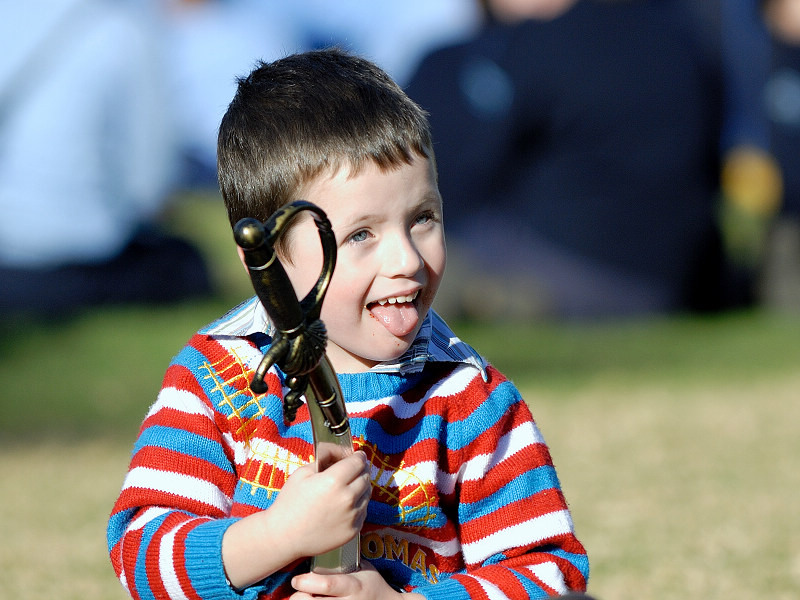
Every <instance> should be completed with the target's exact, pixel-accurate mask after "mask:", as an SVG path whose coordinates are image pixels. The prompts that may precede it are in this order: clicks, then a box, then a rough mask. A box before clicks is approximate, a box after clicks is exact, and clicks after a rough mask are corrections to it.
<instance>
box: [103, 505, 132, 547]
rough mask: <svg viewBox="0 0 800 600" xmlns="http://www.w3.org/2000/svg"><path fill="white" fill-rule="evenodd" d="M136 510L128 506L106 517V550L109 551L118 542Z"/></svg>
mask: <svg viewBox="0 0 800 600" xmlns="http://www.w3.org/2000/svg"><path fill="white" fill-rule="evenodd" d="M135 512H136V509H135V508H128V509H126V510H121V511H120V512H118V513H116V514H113V515H111V517H109V519H108V526H107V527H106V542H107V543H108V551H109V552H111V550H112V548H114V546H115V545H116V543H117V542H119V540H120V538H122V536H123V535H124V534H125V528H126V527H127V526H128V523H129V522H130V520H131V517H133V515H134V513H135Z"/></svg>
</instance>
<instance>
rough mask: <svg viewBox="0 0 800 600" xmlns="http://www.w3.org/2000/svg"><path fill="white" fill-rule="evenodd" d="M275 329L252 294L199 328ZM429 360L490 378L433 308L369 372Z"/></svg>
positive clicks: (412, 368)
mask: <svg viewBox="0 0 800 600" xmlns="http://www.w3.org/2000/svg"><path fill="white" fill-rule="evenodd" d="M274 331H275V330H274V327H273V326H272V323H270V320H269V316H268V315H267V311H266V310H264V307H263V306H262V304H261V302H259V301H258V298H257V297H256V296H253V297H252V298H250V299H249V300H246V301H245V302H243V303H241V304H240V305H239V306H237V307H236V308H234V309H232V310H230V311H229V312H228V313H227V314H226V315H224V316H223V317H221V318H220V319H218V320H217V321H215V322H214V323H212V324H211V325H209V326H208V327H206V328H204V329H202V330H200V333H203V334H206V335H213V336H234V337H245V336H248V335H251V334H254V333H266V334H267V335H270V336H272V335H273V334H274ZM428 362H450V363H464V364H467V365H471V366H472V367H474V368H476V369H478V370H479V371H480V373H481V376H482V377H483V379H484V380H486V379H487V377H488V375H487V373H486V366H487V363H486V361H485V360H484V358H483V357H482V356H481V355H480V354H478V353H477V352H476V351H475V350H474V349H473V348H472V347H471V346H470V345H468V344H467V343H465V342H464V341H462V340H461V339H460V338H459V337H458V336H457V335H456V334H455V333H453V331H452V330H451V329H450V328H449V327H448V326H447V324H446V323H445V322H444V320H443V319H442V318H441V317H440V316H439V315H437V314H436V313H435V312H434V311H433V310H429V311H428V315H427V316H426V317H425V320H424V321H423V322H422V327H421V328H420V330H419V333H418V334H417V337H416V338H415V339H414V342H413V343H412V344H411V346H410V347H409V349H408V350H406V351H405V352H404V353H403V354H402V355H401V356H399V357H398V358H397V359H395V360H391V361H385V362H381V363H378V364H377V365H375V366H374V367H372V368H371V369H370V371H372V372H375V373H398V374H400V375H406V374H409V373H416V372H419V371H421V370H422V368H423V367H424V366H425V363H428Z"/></svg>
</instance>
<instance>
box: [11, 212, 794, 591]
mask: <svg viewBox="0 0 800 600" xmlns="http://www.w3.org/2000/svg"><path fill="white" fill-rule="evenodd" d="M216 210H218V209H217V208H216V207H214V206H212V205H206V204H201V205H200V206H199V207H195V206H193V207H192V210H191V211H190V214H188V215H187V214H184V215H183V218H182V219H181V222H182V223H183V225H184V226H185V227H187V230H189V231H191V232H192V233H193V234H194V235H198V236H202V237H203V239H204V240H207V241H208V244H209V248H210V249H209V251H210V252H213V250H214V249H218V248H220V247H224V244H225V236H224V235H223V234H222V233H221V232H220V231H219V230H216V229H214V230H212V231H208V230H205V229H204V227H208V225H207V223H208V222H209V221H208V220H207V219H206V217H207V216H208V214H209V213H210V212H214V211H216ZM216 256H219V255H216ZM222 256H223V258H222V259H220V258H217V259H215V261H217V262H215V263H214V268H215V271H216V273H217V277H218V280H219V281H220V282H222V283H223V284H224V286H225V289H226V293H225V294H223V295H221V297H220V298H217V299H214V300H209V301H206V302H199V303H192V304H187V305H183V306H179V307H159V308H113V309H112V308H109V309H104V310H99V311H95V312H93V313H92V314H89V315H85V316H82V317H79V318H76V319H74V320H71V321H68V322H62V323H57V324H52V325H50V326H48V327H43V326H40V325H39V326H29V327H26V326H24V325H18V326H14V327H6V328H5V329H3V330H1V331H0V378H2V381H3V388H2V392H0V394H1V395H0V490H1V491H0V493H2V498H3V510H2V513H0V532H2V540H3V544H2V545H0V598H25V599H26V600H39V599H41V600H44V599H48V600H49V599H51V598H56V597H57V598H63V599H66V600H71V599H75V600H78V599H80V600H101V599H102V600H107V599H110V600H113V599H115V598H119V599H121V598H124V597H126V596H125V595H124V593H123V592H122V589H121V587H120V586H119V583H118V582H117V581H116V580H115V578H114V576H113V573H112V571H111V567H110V564H109V562H108V558H107V556H106V549H105V521H106V517H107V515H108V512H109V511H110V509H111V505H112V503H113V501H114V499H115V497H116V494H117V492H118V490H119V486H120V485H121V483H122V478H123V476H124V472H125V469H126V465H127V460H128V454H129V451H130V448H131V446H132V443H133V440H134V437H135V435H136V429H137V427H138V425H139V422H140V420H141V418H142V416H143V414H144V412H145V411H146V409H147V407H148V405H149V404H150V403H151V402H152V401H153V399H154V397H155V394H156V392H157V391H158V387H159V382H160V378H161V375H162V374H163V370H164V368H165V366H166V364H167V361H168V360H169V358H170V357H171V356H172V355H173V354H174V353H175V352H176V351H177V350H178V349H179V348H180V346H181V345H182V344H183V342H184V341H185V340H186V338H187V337H188V336H189V335H190V334H191V333H192V332H194V331H195V330H196V329H197V328H198V327H199V326H200V325H202V324H205V323H206V322H208V321H209V320H211V319H213V318H214V317H216V316H217V315H218V314H219V313H220V312H221V310H222V309H223V307H227V306H228V305H231V304H232V303H233V302H235V301H236V299H238V298H240V297H243V295H244V294H246V293H247V286H246V282H242V281H241V278H240V277H239V273H238V272H237V271H236V269H235V268H233V267H232V264H233V262H235V259H233V257H232V256H228V255H225V254H223V255H222ZM232 261H233V262H232ZM242 278H243V274H242ZM456 328H457V330H458V331H459V333H461V334H462V336H463V337H465V338H466V339H468V340H469V341H470V342H472V343H473V344H474V345H475V346H476V347H478V348H479V349H480V350H481V351H482V352H483V353H484V354H485V355H487V356H488V358H489V359H490V360H492V361H493V362H494V363H495V364H497V365H498V366H499V367H500V368H501V369H502V370H504V371H505V372H507V373H508V374H509V375H510V376H511V377H512V378H513V379H514V380H515V381H516V382H517V384H518V385H519V387H520V388H521V389H522V390H523V391H524V393H525V395H526V398H527V400H528V401H529V403H530V405H531V407H532V409H533V412H534V415H535V416H536V418H537V420H538V421H539V424H540V427H541V429H542V431H543V433H544V435H545V437H546V438H547V440H548V442H549V443H550V446H551V450H552V453H553V456H554V459H555V462H556V466H557V467H558V470H559V474H560V476H561V480H562V484H563V486H564V490H565V493H566V496H567V499H568V500H569V502H570V505H571V507H572V510H573V515H574V518H575V523H576V528H577V531H578V534H579V537H580V538H581V539H582V541H583V542H584V543H585V544H586V546H587V549H588V551H589V555H590V559H591V562H592V578H591V583H590V591H591V592H592V593H593V594H594V595H595V596H597V597H598V599H599V600H648V599H654V600H667V599H672V598H675V599H681V600H684V599H694V598H696V599H698V600H700V599H704V600H711V599H720V600H722V599H725V600H752V599H754V598H767V597H769V598H770V599H772V600H790V599H791V600H795V599H796V598H798V597H799V596H800V518H798V516H799V513H798V508H797V507H798V502H797V495H798V492H800V468H798V467H797V460H798V457H800V435H798V433H799V431H798V429H799V428H798V424H800V402H798V399H799V398H800V369H798V365H800V344H798V339H800V318H798V317H796V316H788V315H772V314H766V313H760V312H753V313H746V314H736V315H728V316H725V317H716V318H706V319H699V318H672V319H656V320H646V321H633V322H627V323H605V324H594V325H582V326H578V325H566V324H556V323H539V324H514V325H508V326H504V327H501V328H499V329H492V328H489V327H486V326H481V325H476V324H461V325H459V326H457V327H456Z"/></svg>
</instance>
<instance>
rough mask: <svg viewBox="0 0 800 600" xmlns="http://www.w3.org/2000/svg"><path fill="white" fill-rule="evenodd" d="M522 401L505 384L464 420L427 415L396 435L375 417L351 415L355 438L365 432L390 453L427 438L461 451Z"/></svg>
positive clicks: (509, 386)
mask: <svg viewBox="0 0 800 600" xmlns="http://www.w3.org/2000/svg"><path fill="white" fill-rule="evenodd" d="M501 387H502V389H500V388H501ZM520 401H521V400H519V396H517V395H516V389H515V388H514V386H513V385H512V384H510V383H509V384H508V385H506V384H502V385H501V386H498V389H497V390H496V391H495V392H493V393H492V394H491V395H490V396H489V397H488V398H487V399H486V400H485V401H484V402H482V403H481V404H480V405H479V406H478V407H477V408H476V409H475V410H474V411H473V412H472V413H471V414H470V415H469V416H468V417H467V418H466V419H463V420H461V421H454V422H450V423H448V422H446V421H445V420H444V418H443V417H442V415H438V414H435V415H425V416H423V417H422V419H420V420H419V421H417V422H416V423H415V424H414V425H413V426H412V427H411V428H410V429H408V430H407V431H405V432H403V433H400V434H397V435H392V434H391V433H389V432H387V431H386V430H385V429H384V428H383V427H382V426H381V425H380V424H379V423H377V422H376V421H373V420H372V419H369V418H366V417H351V419H350V428H351V430H352V432H353V435H354V436H355V437H359V436H361V435H363V436H364V437H366V439H368V440H370V441H371V442H373V443H374V444H375V445H376V446H377V447H378V448H379V449H380V450H381V451H383V452H386V453H389V454H396V453H399V452H403V451H406V450H408V449H409V448H410V447H411V446H412V445H414V444H415V443H418V442H421V441H425V440H436V441H438V442H439V443H445V444H446V445H447V448H448V449H449V450H461V449H462V448H464V447H465V446H468V445H469V444H471V443H472V442H474V441H475V439H476V438H477V437H478V436H480V435H481V434H483V433H484V432H485V431H486V430H487V429H490V428H491V427H493V426H494V425H495V424H496V423H497V422H498V421H500V420H501V419H503V418H504V417H505V412H506V411H507V410H508V408H509V407H511V406H513V405H514V404H516V403H517V402H520ZM443 438H444V439H443Z"/></svg>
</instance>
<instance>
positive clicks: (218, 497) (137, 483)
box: [122, 467, 231, 514]
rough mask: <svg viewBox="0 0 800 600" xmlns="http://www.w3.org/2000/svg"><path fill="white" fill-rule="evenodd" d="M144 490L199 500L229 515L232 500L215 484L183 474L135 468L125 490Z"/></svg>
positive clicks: (126, 479)
mask: <svg viewBox="0 0 800 600" xmlns="http://www.w3.org/2000/svg"><path fill="white" fill-rule="evenodd" d="M134 487H135V488H144V489H151V490H156V491H160V492H169V493H171V494H175V495H178V496H182V497H184V498H189V499H191V500H197V501H199V502H203V503H205V504H210V505H211V506H213V507H215V508H218V509H219V510H221V511H222V512H224V513H226V514H227V513H228V512H229V510H230V506H231V499H230V498H228V496H226V495H225V494H223V493H222V491H220V489H219V488H218V487H217V486H215V485H214V484H212V483H210V482H208V481H205V480H203V479H199V478H197V477H191V476H189V475H184V474H182V473H172V472H170V471H159V470H156V469H151V468H149V467H134V468H133V469H131V470H130V471H129V472H128V476H127V477H126V478H125V483H124V484H123V486H122V489H123V490H126V489H130V488H134Z"/></svg>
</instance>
